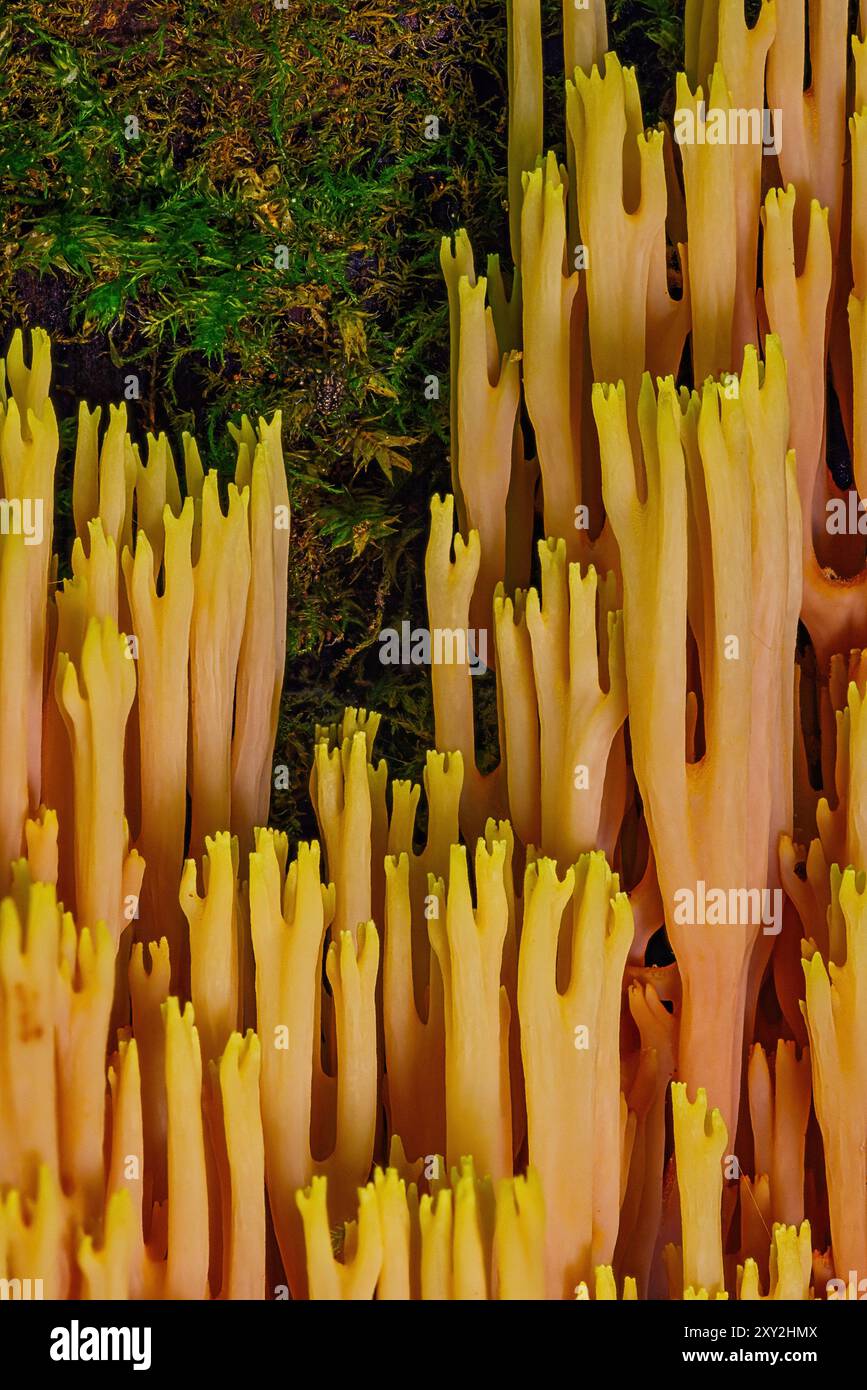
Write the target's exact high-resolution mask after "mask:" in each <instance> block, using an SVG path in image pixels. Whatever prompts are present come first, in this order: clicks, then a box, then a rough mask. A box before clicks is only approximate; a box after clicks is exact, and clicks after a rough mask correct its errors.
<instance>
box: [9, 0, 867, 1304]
mask: <svg viewBox="0 0 867 1390" xmlns="http://www.w3.org/2000/svg"><path fill="white" fill-rule="evenodd" d="M809 18H810V21H811V22H810V25H809V31H808V26H807V23H806V16H805V4H804V0H776V3H774V0H765V3H764V4H763V5H762V8H761V13H760V15H759V18H758V21H757V22H756V23H755V24H754V26H752V27H748V25H747V23H746V21H745V17H744V6H743V0H703V3H702V2H701V0H687V7H686V53H685V72H684V74H683V75H682V76H681V77H680V79H679V82H678V89H677V115H678V117H681V118H683V117H684V116H689V117H691V119H692V128H693V131H694V132H696V131H697V132H699V134H698V135H697V136H696V138H693V139H686V140H682V139H677V138H675V135H674V126H671V125H670V126H668V127H665V126H660V127H659V128H658V129H654V130H649V131H645V129H644V122H643V118H642V110H641V101H640V96H639V92H638V87H637V83H636V80H635V76H634V73H633V72H632V71H631V70H629V69H624V68H623V67H622V66H621V65H620V63H619V62H618V60H617V58H616V56H614V54H612V53H610V52H606V49H607V29H606V15H605V9H604V3H603V0H592V3H590V4H589V5H587V6H580V7H579V6H577V5H573V4H572V3H571V0H566V3H565V4H564V29H565V33H564V42H565V54H566V70H567V72H568V73H569V74H571V76H570V78H569V80H568V81H567V84H566V111H567V131H566V142H565V148H566V150H567V151H568V154H567V160H566V164H565V165H561V164H560V163H558V160H557V158H556V157H555V155H554V154H552V153H547V154H546V152H545V149H544V147H543V124H544V121H543V117H544V112H543V104H542V91H543V83H542V46H541V26H540V20H539V0H510V4H509V6H508V23H509V89H510V126H509V214H510V236H511V246H512V254H513V260H514V274H513V275H512V276H510V277H506V276H504V275H503V273H502V271H501V269H500V265H499V262H498V261H497V259H496V258H491V260H490V261H489V262H488V266H487V275H486V276H482V275H480V274H478V273H477V269H476V266H475V263H474V255H473V251H472V248H471V246H470V244H469V240H468V238H467V237H466V235H464V234H462V233H461V234H458V235H457V236H456V237H455V238H454V239H453V240H452V241H447V242H446V243H445V244H444V246H443V254H442V264H443V269H444V273H445V279H446V282H447V287H448V295H449V304H450V310H451V323H452V341H451V350H452V373H451V411H452V449H451V470H452V495H451V496H449V497H447V498H446V499H445V500H442V499H441V498H439V497H434V499H433V502H432V506H431V529H430V539H429V544H428V548H427V555H426V586H427V603H428V623H429V631H430V632H431V633H438V634H441V633H447V634H450V636H451V637H452V638H454V637H455V635H456V634H465V633H467V632H470V633H475V634H476V637H477V638H478V634H479V633H484V634H485V635H486V637H488V638H490V640H489V641H488V642H487V650H488V666H489V667H490V668H492V669H491V670H490V671H489V673H488V675H487V677H486V679H487V680H489V681H490V682H494V681H495V682H496V690H497V705H498V712H499V735H500V737H499V744H500V747H499V762H498V763H497V765H496V766H495V768H494V770H493V771H491V772H488V773H485V774H482V773H481V772H480V771H479V765H478V761H477V757H476V747H475V733H474V730H475V727H476V718H475V713H476V712H475V710H474V697H476V695H477V692H478V688H479V682H478V681H475V680H474V679H473V678H472V674H471V671H470V669H469V665H468V662H467V661H461V660H454V661H448V660H439V661H436V660H435V661H434V664H433V666H432V670H431V679H432V684H433V697H434V708H435V719H436V749H435V750H431V751H430V752H429V753H428V754H427V764H426V771H425V776H424V798H425V806H426V814H425V816H424V819H423V822H422V823H423V824H424V827H425V829H424V834H423V835H422V834H420V833H419V830H418V827H417V825H416V821H417V818H419V819H421V818H420V817H419V816H418V813H419V804H420V801H421V797H422V789H421V788H420V787H418V786H416V785H412V784H410V783H408V782H403V781H389V775H388V769H387V767H386V765H385V763H384V762H383V761H381V760H377V758H376V755H375V750H374V743H375V738H376V733H377V724H378V719H377V717H376V716H375V715H374V714H368V713H366V712H365V711H363V710H356V709H352V710H348V711H347V712H346V713H345V715H344V717H343V720H342V722H341V723H340V724H339V725H338V726H336V727H330V728H320V729H318V730H317V731H316V734H315V746H314V749H313V756H312V765H311V766H312V770H311V777H310V794H311V798H312V801H313V804H314V807H315V811H316V816H317V820H318V824H319V827H320V834H321V842H320V843H318V844H317V843H311V844H298V845H294V846H291V845H290V844H289V843H288V842H287V838H286V836H285V835H283V834H281V833H278V832H276V831H273V830H270V829H267V828H265V827H266V826H267V823H268V814H269V795H270V790H271V786H272V777H273V767H274V757H275V739H276V733H277V719H278V711H279V704H280V694H281V688H282V683H283V679H284V666H285V651H286V623H287V612H286V604H287V600H286V595H287V573H288V566H289V564H290V563H291V546H290V532H289V508H288V496H287V488H286V479H285V471H284V465H283V459H282V455H281V444H280V420H279V417H275V419H273V420H272V421H270V422H267V423H266V422H264V421H260V422H259V424H258V427H256V428H254V427H253V425H251V423H250V422H249V421H248V420H247V419H244V421H243V422H242V423H241V425H240V426H239V427H238V428H237V429H236V430H234V431H233V437H234V439H235V441H236V444H237V467H236V472H235V479H234V482H233V483H231V484H229V486H228V488H226V487H225V486H224V485H223V483H222V482H220V483H218V479H217V476H216V473H214V472H206V471H205V469H204V467H203V464H202V461H201V458H200V454H199V451H198V449H197V447H196V444H195V441H194V440H193V439H191V438H189V437H186V438H185V439H184V441H183V462H182V467H181V466H180V464H179V459H176V458H175V457H174V456H173V453H172V450H171V448H170V446H169V443H168V441H167V440H166V438H165V437H164V436H160V437H159V438H154V437H149V438H148V439H147V446H146V449H144V450H142V451H140V449H139V446H138V445H137V444H136V443H134V442H133V441H132V439H131V437H130V433H129V432H128V422H127V419H126V415H125V411H124V409H123V407H121V408H119V409H112V410H111V412H110V416H109V419H108V420H107V421H103V420H101V418H100V412H99V411H98V410H97V411H94V412H91V411H90V410H89V409H88V407H87V406H86V405H84V404H82V406H81V408H80V412H79V417H78V433H77V444H76V454H75V466H74V484H73V491H72V510H73V515H74V523H75V531H76V539H75V542H74V546H73V549H72V555H71V577H69V578H65V579H63V580H62V581H61V582H58V579H57V561H56V558H55V556H54V554H53V545H52V540H53V534H52V533H53V516H54V474H55V468H56V463H57V456H58V428H57V421H56V418H55V412H54V408H53V406H52V402H51V396H50V384H51V359H50V345H49V342H48V339H47V337H46V336H45V334H43V333H41V332H40V331H39V330H38V329H35V330H34V331H33V332H32V334H31V339H30V346H29V353H28V355H29V365H27V364H26V360H25V344H24V342H23V340H22V337H21V335H20V334H17V335H16V336H15V338H14V339H13V341H12V343H11V347H10V349H9V353H8V356H7V358H6V362H5V371H4V372H3V373H2V376H0V402H2V406H0V464H2V485H3V503H2V506H3V519H4V526H3V534H2V537H0V880H2V881H0V891H2V894H3V900H2V905H0V1276H3V1277H5V1279H7V1280H16V1279H17V1280H22V1281H23V1280H25V1279H28V1278H29V1279H32V1280H35V1279H41V1280H42V1281H43V1288H44V1295H45V1297H51V1298H105V1297H110V1298H129V1299H137V1298H170V1299H204V1298H229V1299H244V1298H251V1299H261V1298H283V1297H291V1298H301V1299H303V1298H312V1299H323V1298H325V1299H328V1298H334V1299H370V1298H379V1299H478V1298H481V1299H487V1298H491V1299H497V1298H499V1299H544V1298H554V1299H561V1298H567V1299H573V1298H575V1297H576V1296H577V1297H578V1298H590V1299H593V1298H602V1299H616V1298H624V1299H635V1298H641V1299H645V1298H671V1299H718V1298H740V1299H761V1298H771V1299H780V1298H785V1299H809V1298H822V1297H857V1290H858V1287H859V1281H861V1280H863V1279H865V1277H867V874H865V871H867V714H865V693H867V566H865V549H867V541H865V534H864V533H865V531H867V523H865V524H864V525H860V524H859V522H860V518H861V515H862V511H863V509H862V507H861V505H860V503H859V501H858V499H859V497H860V496H861V494H862V493H864V492H865V491H867V215H865V212H867V208H865V199H867V43H865V42H864V41H863V39H864V37H865V34H864V27H863V26H864V22H865V20H867V15H865V14H862V16H861V29H860V35H859V33H856V34H855V35H851V34H850V33H849V31H848V27H847V26H848V6H847V3H846V0H815V3H814V0H811V3H810V6H809ZM807 58H808V59H809V68H810V74H811V76H810V81H809V86H808V87H807V88H806V90H805V83H804V71H805V60H806V59H807ZM766 111H768V112H770V113H771V118H772V125H771V126H770V127H769V126H768V125H767V123H766V122H765V121H764V120H763V122H762V128H763V133H764V135H765V136H767V134H768V132H769V130H770V131H771V133H772V136H773V139H772V140H771V141H770V142H769V141H768V140H767V139H750V138H741V139H724V138H719V133H720V131H724V130H728V131H730V132H731V131H733V130H739V131H740V132H741V135H742V136H747V135H748V134H749V131H750V129H751V125H750V121H749V120H748V119H747V120H746V121H742V119H741V118H742V117H743V116H744V115H745V114H746V115H747V116H748V115H749V113H750V112H758V113H765V112H766ZM714 113H715V114H714ZM720 113H722V115H721V116H720ZM712 117H713V120H712V119H711V118H712ZM732 117H733V118H734V119H733V120H732V119H730V118H732ZM688 126H689V121H685V120H681V129H685V128H687V127H688ZM712 130H713V131H714V132H716V134H715V135H714V137H713V138H711V131H712ZM576 267H577V268H576ZM684 383H692V385H689V384H684ZM834 430H836V432H837V434H838V435H839V436H840V437H841V438H842V439H843V441H844V445H845V450H844V451H847V452H848V457H849V458H850V459H851V471H850V475H849V476H846V477H843V476H842V475H841V474H840V472H839V470H837V472H832V470H831V469H829V467H828V465H827V462H826V457H827V455H828V452H829V439H830V438H831V436H832V433H833V431H834ZM27 518H29V521H30V523H31V524H30V525H29V526H28V525H27V524H25V522H26V520H27ZM37 521H38V522H39V524H38V525H37V524H36V522H37ZM539 536H542V537H543V539H538V537H539ZM433 649H434V650H435V649H436V647H435V645H434V648H433ZM399 678H400V676H399V672H396V673H395V679H399ZM486 752H487V750H486ZM278 756H279V754H278ZM485 762H486V763H487V764H490V762H491V759H490V758H486V760H485ZM669 947H670V949H668V948H669ZM864 1287H867V1284H865V1285H864Z"/></svg>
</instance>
